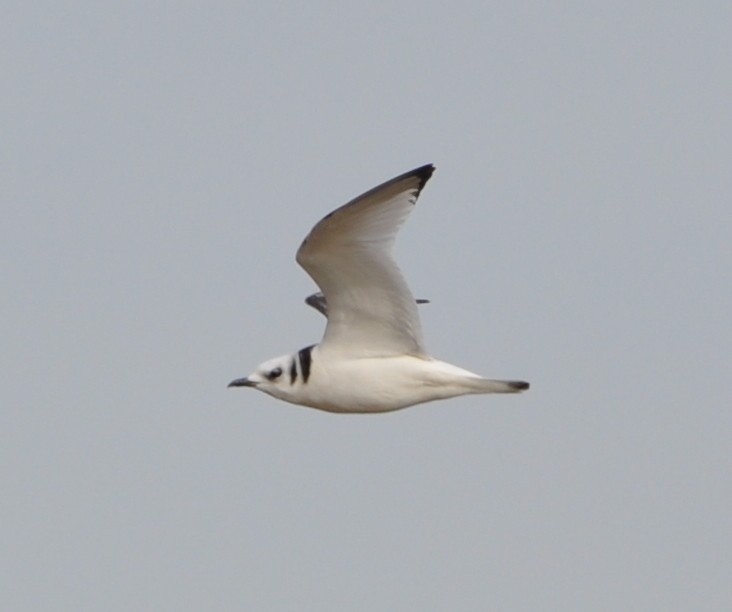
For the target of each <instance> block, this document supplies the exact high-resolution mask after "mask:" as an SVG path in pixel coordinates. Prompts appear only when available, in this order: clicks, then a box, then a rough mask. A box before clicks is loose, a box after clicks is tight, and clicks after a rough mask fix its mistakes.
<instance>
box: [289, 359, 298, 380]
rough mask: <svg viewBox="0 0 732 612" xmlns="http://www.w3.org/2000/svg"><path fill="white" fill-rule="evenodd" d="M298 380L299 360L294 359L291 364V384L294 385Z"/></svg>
mask: <svg viewBox="0 0 732 612" xmlns="http://www.w3.org/2000/svg"><path fill="white" fill-rule="evenodd" d="M296 380H297V360H296V359H295V358H294V357H293V358H292V363H290V384H291V385H294V384H295V381H296Z"/></svg>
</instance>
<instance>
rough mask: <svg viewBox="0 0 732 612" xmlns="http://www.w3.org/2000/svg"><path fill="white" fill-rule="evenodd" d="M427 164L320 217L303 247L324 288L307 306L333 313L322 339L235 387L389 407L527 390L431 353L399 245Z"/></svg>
mask: <svg viewBox="0 0 732 612" xmlns="http://www.w3.org/2000/svg"><path fill="white" fill-rule="evenodd" d="M434 169H435V168H434V166H433V165H432V164H427V165H425V166H421V167H419V168H415V169H414V170H411V171H409V172H405V173H404V174H401V175H399V176H397V177H396V178H393V179H391V180H390V181H387V182H385V183H382V184H381V185H379V186H377V187H374V188H373V189H370V190H369V191H367V192H365V193H363V194H361V195H360V196H358V197H356V198H354V199H353V200H351V201H350V202H348V203H347V204H344V205H343V206H341V207H340V208H337V209H336V210H334V211H333V212H331V213H329V214H328V215H326V216H325V217H323V219H321V220H320V221H319V222H318V223H317V224H316V225H315V226H314V227H313V229H312V230H311V231H310V233H309V234H308V236H307V237H306V238H305V240H304V241H303V242H302V244H301V245H300V248H299V249H298V251H297V263H299V264H300V265H301V266H302V267H303V268H304V269H305V271H306V272H307V273H308V274H309V275H310V276H311V277H312V279H313V280H314V281H315V283H316V284H317V285H318V287H319V288H320V292H319V293H315V294H313V295H311V296H309V297H308V298H306V300H305V301H306V303H307V304H309V305H310V306H312V307H313V308H315V309H316V310H318V311H319V312H321V313H322V314H324V315H325V317H326V319H327V324H326V328H325V334H324V336H323V339H322V341H321V342H320V344H314V345H312V346H307V347H305V348H303V349H301V350H299V351H297V352H295V353H292V354H290V355H283V356H282V357H276V358H274V359H270V360H268V361H265V362H264V363H262V364H260V365H259V366H258V367H257V368H256V369H255V370H254V372H253V373H252V374H250V375H249V376H246V377H244V378H238V379H236V380H233V381H232V382H231V383H229V387H253V388H255V389H258V390H259V391H263V392H264V393H267V394H269V395H271V396H273V397H275V398H277V399H280V400H284V401H286V402H290V403H292V404H298V405H302V406H308V407H310V408H317V409H319V410H324V411H327V412H337V413H375V412H390V411H393V410H399V409H401V408H407V407H409V406H414V405H416V404H422V403H424V402H431V401H434V400H442V399H448V398H451V397H456V396H460V395H468V394H483V393H519V392H521V391H525V390H526V389H528V388H529V383H527V382H524V381H522V380H492V379H489V378H483V377H482V376H480V375H478V374H475V373H473V372H470V371H468V370H464V369H462V368H459V367H457V366H454V365H452V364H449V363H447V362H444V361H439V360H437V359H434V358H433V357H430V356H429V355H428V353H427V350H426V349H425V346H424V340H423V338H422V328H421V325H420V321H419V313H418V312H417V304H418V303H423V302H426V301H427V300H415V299H414V297H413V296H412V292H411V291H410V290H409V287H408V285H407V282H406V281H405V279H404V277H403V276H402V273H401V271H400V270H399V267H398V266H397V264H396V262H395V261H394V259H393V258H392V255H391V251H392V248H393V246H394V242H395V240H396V235H397V232H398V231H399V228H400V227H401V226H402V225H403V224H404V222H405V221H406V219H407V216H408V215H409V213H410V212H411V211H412V209H413V208H414V205H415V204H416V202H417V198H418V197H419V194H420V192H421V191H422V188H423V187H424V186H425V184H426V183H427V181H428V180H429V179H430V177H431V176H432V173H433V172H434Z"/></svg>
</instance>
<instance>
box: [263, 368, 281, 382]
mask: <svg viewBox="0 0 732 612" xmlns="http://www.w3.org/2000/svg"><path fill="white" fill-rule="evenodd" d="M280 376H282V368H274V369H273V370H270V371H269V372H268V373H267V380H276V379H278V378H279V377H280Z"/></svg>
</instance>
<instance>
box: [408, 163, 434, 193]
mask: <svg viewBox="0 0 732 612" xmlns="http://www.w3.org/2000/svg"><path fill="white" fill-rule="evenodd" d="M434 171H435V166H434V165H433V164H425V165H424V166H420V167H419V168H415V169H414V170H412V171H411V172H410V173H409V174H411V175H413V176H416V177H417V178H419V187H418V189H419V190H420V191H421V190H422V187H424V186H425V184H426V183H427V181H429V180H430V177H431V176H432V173H433V172H434Z"/></svg>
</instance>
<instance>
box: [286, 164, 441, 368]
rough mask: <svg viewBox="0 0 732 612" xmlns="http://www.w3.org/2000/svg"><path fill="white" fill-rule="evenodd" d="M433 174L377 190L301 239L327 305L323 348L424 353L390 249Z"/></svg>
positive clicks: (414, 174)
mask: <svg viewBox="0 0 732 612" xmlns="http://www.w3.org/2000/svg"><path fill="white" fill-rule="evenodd" d="M433 171H434V166H432V165H431V164H430V165H426V166H422V167H420V168H416V169H414V170H412V171H410V172H406V173H405V174H402V175H400V176H398V177H396V178H394V179H392V180H390V181H387V182H386V183H383V184H382V185H379V186H378V187H374V188H373V189H371V190H370V191H367V192H366V193H364V194H362V195H360V196H358V197H357V198H355V199H354V200H351V201H350V202H349V203H348V204H345V205H343V206H341V207H340V208H338V209H336V210H334V211H333V212H332V213H330V214H329V215H327V216H325V217H324V218H323V219H322V220H321V221H320V222H318V223H317V224H316V225H315V227H314V228H313V229H312V230H311V231H310V234H308V236H307V238H305V240H304V241H303V243H302V245H301V246H300V248H299V249H298V251H297V262H298V263H299V264H300V265H301V266H302V267H303V268H304V269H305V270H306V271H307V273H308V274H309V275H310V276H311V277H312V278H313V280H314V281H315V282H316V283H317V284H318V286H319V287H320V289H321V291H322V292H323V294H324V296H325V301H326V302H327V311H326V312H327V317H328V325H327V327H326V330H325V335H324V337H323V341H322V342H321V344H320V348H321V350H328V351H337V352H339V353H345V354H349V355H353V356H388V355H402V354H411V355H425V354H426V353H425V350H424V346H423V342H422V330H421V327H420V323H419V315H418V314H417V304H416V302H415V300H414V297H413V296H412V293H411V291H410V290H409V287H408V286H407V283H406V281H405V280H404V277H403V276H402V273H401V272H400V270H399V268H398V266H397V265H396V262H395V261H394V260H393V258H392V256H391V250H392V246H393V245H394V240H395V238H396V234H397V232H398V230H399V228H400V227H401V226H402V224H403V223H404V221H405V220H406V218H407V215H409V213H410V212H411V210H412V208H413V207H414V204H415V202H416V201H417V197H418V196H419V193H420V191H421V189H422V188H423V187H424V185H425V183H426V182H427V181H428V180H429V178H430V176H432V172H433Z"/></svg>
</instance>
